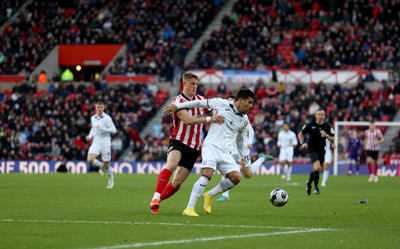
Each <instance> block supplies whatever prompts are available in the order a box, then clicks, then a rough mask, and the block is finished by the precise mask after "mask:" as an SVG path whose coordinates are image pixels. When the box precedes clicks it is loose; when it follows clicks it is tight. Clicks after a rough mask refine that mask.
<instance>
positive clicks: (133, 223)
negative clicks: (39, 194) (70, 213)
mask: <svg viewBox="0 0 400 249" xmlns="http://www.w3.org/2000/svg"><path fill="white" fill-rule="evenodd" d="M1 222H4V223H7V222H9V223H12V222H21V223H78V224H101V225H104V224H121V225H156V226H160V225H163V226H195V227H223V228H253V229H254V228H261V229H265V228H266V229H286V230H296V229H297V230H298V229H320V228H304V227H280V226H251V225H223V224H192V223H168V222H143V221H97V220H26V219H2V220H1Z"/></svg>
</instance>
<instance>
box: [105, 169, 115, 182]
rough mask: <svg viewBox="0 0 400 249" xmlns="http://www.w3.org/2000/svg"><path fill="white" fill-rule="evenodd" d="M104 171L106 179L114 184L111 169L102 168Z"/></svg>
mask: <svg viewBox="0 0 400 249" xmlns="http://www.w3.org/2000/svg"><path fill="white" fill-rule="evenodd" d="M104 171H105V172H106V174H107V176H108V179H109V180H110V181H111V182H114V172H113V170H112V168H111V167H109V168H108V169H106V168H104Z"/></svg>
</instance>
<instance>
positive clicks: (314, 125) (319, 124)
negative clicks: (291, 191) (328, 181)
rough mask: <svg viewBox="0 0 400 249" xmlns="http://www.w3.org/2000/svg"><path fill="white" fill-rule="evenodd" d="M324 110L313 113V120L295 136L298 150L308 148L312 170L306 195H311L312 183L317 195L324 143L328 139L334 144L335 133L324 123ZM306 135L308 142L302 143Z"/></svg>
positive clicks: (323, 155)
mask: <svg viewBox="0 0 400 249" xmlns="http://www.w3.org/2000/svg"><path fill="white" fill-rule="evenodd" d="M325 117H326V114H325V110H323V109H318V110H317V112H316V113H315V120H313V121H312V122H311V123H309V124H306V125H304V126H303V128H302V129H301V131H300V132H299V134H298V135H297V137H298V139H299V142H300V145H301V146H300V149H302V150H304V149H307V148H308V153H309V155H310V158H311V161H312V162H313V168H312V171H311V173H310V179H309V180H308V181H307V182H306V184H307V194H308V195H310V194H311V184H312V183H313V182H314V185H315V190H314V194H319V193H320V192H319V188H318V182H319V172H320V171H321V170H322V166H321V165H323V163H324V157H325V141H326V139H327V138H328V139H329V141H330V142H331V143H333V142H334V135H335V131H334V130H333V128H332V127H331V126H330V124H328V123H326V122H325ZM305 134H308V141H304V135H305Z"/></svg>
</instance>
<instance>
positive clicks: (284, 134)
mask: <svg viewBox="0 0 400 249" xmlns="http://www.w3.org/2000/svg"><path fill="white" fill-rule="evenodd" d="M296 145H297V138H296V134H295V133H294V132H293V131H291V130H288V131H285V130H281V131H280V132H279V133H278V146H280V147H281V149H286V148H293V146H296Z"/></svg>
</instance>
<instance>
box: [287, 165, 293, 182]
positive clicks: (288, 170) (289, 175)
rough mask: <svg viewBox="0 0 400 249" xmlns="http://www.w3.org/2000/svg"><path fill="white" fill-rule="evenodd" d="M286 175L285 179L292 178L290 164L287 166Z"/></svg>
mask: <svg viewBox="0 0 400 249" xmlns="http://www.w3.org/2000/svg"><path fill="white" fill-rule="evenodd" d="M286 176H287V177H286V179H287V180H290V179H291V178H292V166H290V167H288V169H287V174H286Z"/></svg>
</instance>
